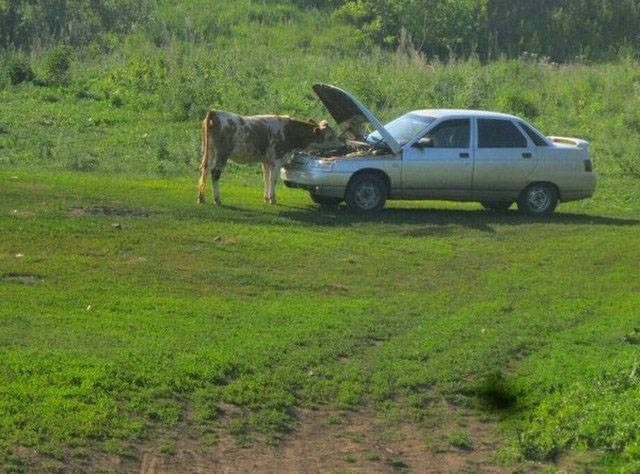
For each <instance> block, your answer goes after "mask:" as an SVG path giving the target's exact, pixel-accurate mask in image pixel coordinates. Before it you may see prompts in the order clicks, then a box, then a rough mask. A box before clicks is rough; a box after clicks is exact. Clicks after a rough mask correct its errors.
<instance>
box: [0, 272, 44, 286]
mask: <svg viewBox="0 0 640 474" xmlns="http://www.w3.org/2000/svg"><path fill="white" fill-rule="evenodd" d="M0 281H3V282H10V283H22V284H24V285H35V284H36V283H40V282H41V281H42V277H40V276H38V275H27V274H22V273H6V274H4V275H2V276H1V277H0Z"/></svg>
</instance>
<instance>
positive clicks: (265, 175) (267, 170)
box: [262, 161, 271, 202]
mask: <svg viewBox="0 0 640 474" xmlns="http://www.w3.org/2000/svg"><path fill="white" fill-rule="evenodd" d="M262 180H263V181H264V192H263V196H262V197H263V198H264V202H269V183H270V182H271V166H270V165H269V163H267V162H266V161H263V162H262Z"/></svg>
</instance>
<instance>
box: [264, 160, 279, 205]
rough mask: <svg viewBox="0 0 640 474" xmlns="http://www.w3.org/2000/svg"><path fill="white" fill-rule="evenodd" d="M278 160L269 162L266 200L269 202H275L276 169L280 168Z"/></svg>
mask: <svg viewBox="0 0 640 474" xmlns="http://www.w3.org/2000/svg"><path fill="white" fill-rule="evenodd" d="M280 164H281V163H280V161H275V162H272V163H269V192H268V193H267V194H268V198H267V202H268V203H269V204H275V203H276V181H278V171H279V170H280Z"/></svg>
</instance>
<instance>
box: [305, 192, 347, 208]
mask: <svg viewBox="0 0 640 474" xmlns="http://www.w3.org/2000/svg"><path fill="white" fill-rule="evenodd" d="M309 196H310V197H311V200H312V201H313V202H315V203H316V204H318V205H319V206H320V207H325V208H335V207H338V205H339V204H340V203H341V202H342V201H343V199H342V198H337V197H328V196H318V195H317V194H314V193H309Z"/></svg>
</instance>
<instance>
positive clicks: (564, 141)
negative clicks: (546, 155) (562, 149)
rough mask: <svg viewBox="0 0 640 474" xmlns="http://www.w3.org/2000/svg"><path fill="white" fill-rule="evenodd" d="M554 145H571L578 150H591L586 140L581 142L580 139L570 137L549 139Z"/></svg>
mask: <svg viewBox="0 0 640 474" xmlns="http://www.w3.org/2000/svg"><path fill="white" fill-rule="evenodd" d="M547 138H548V139H549V140H551V141H552V142H553V143H557V144H558V145H570V146H574V147H576V148H580V149H581V150H588V149H589V142H588V141H586V140H581V139H580V138H569V137H547Z"/></svg>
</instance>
